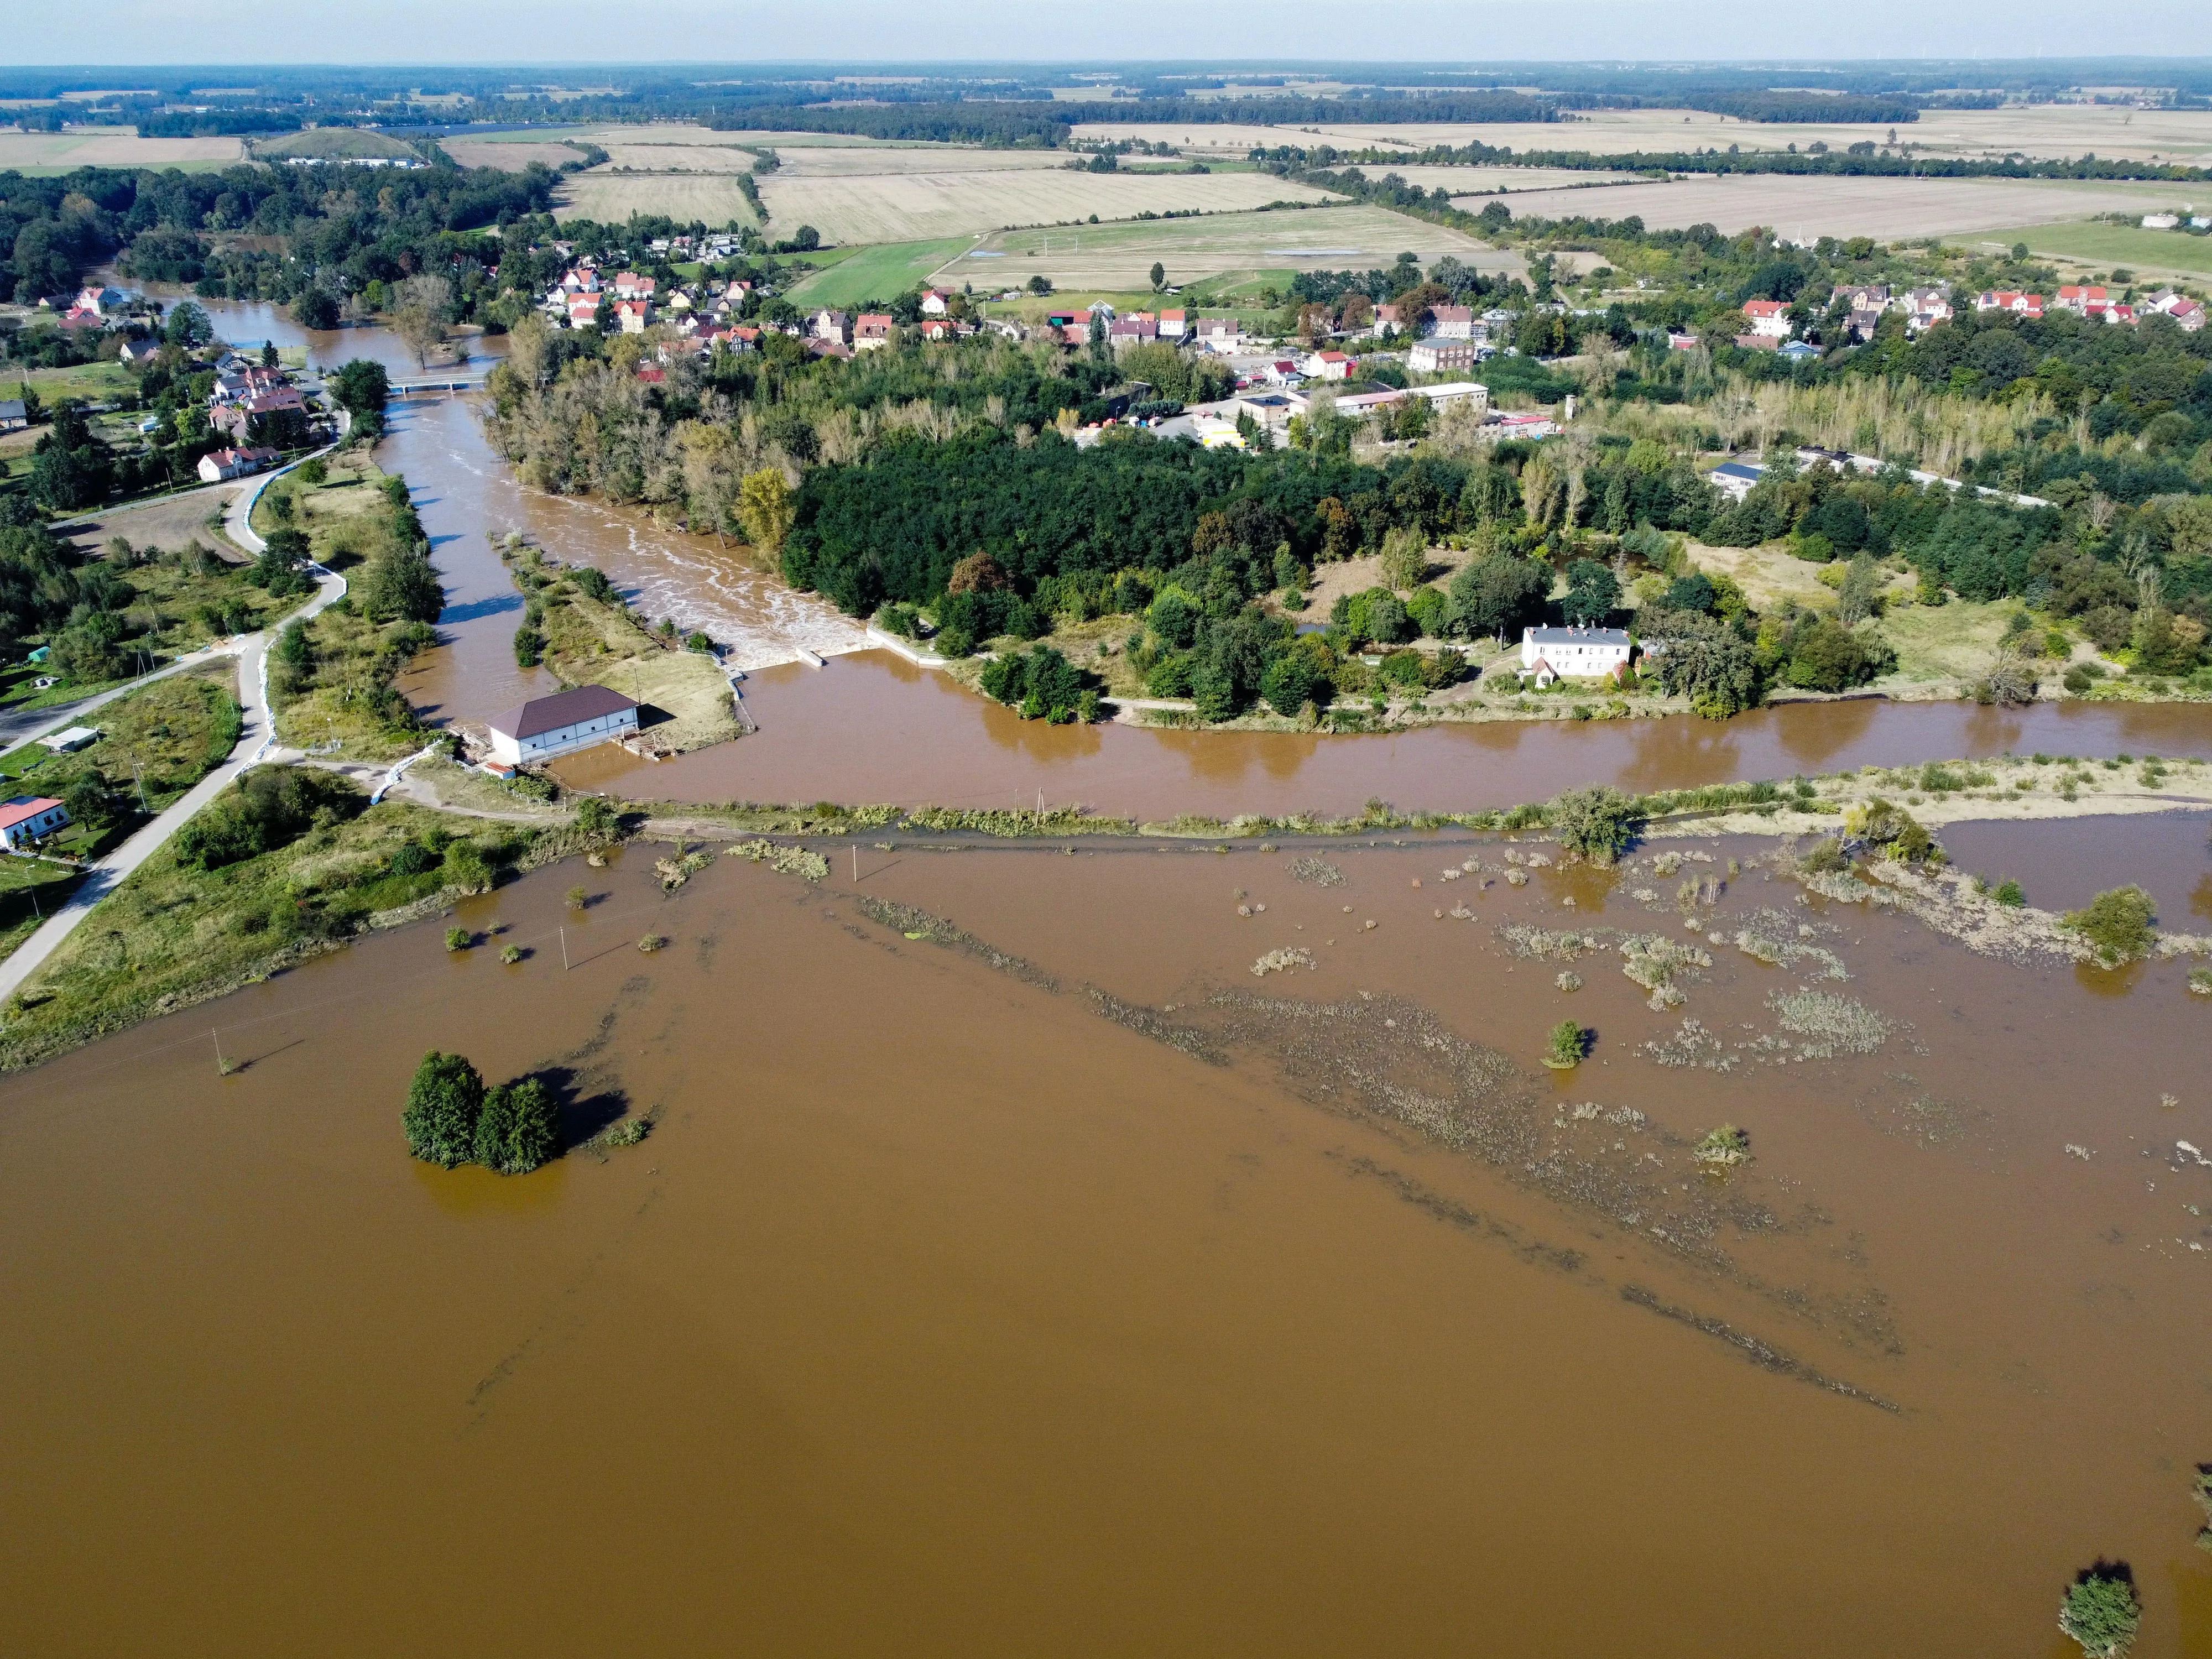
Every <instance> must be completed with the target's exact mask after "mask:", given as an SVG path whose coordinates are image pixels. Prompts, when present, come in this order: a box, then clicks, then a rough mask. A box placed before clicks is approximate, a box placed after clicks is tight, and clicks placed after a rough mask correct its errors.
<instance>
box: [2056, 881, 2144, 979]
mask: <svg viewBox="0 0 2212 1659" xmlns="http://www.w3.org/2000/svg"><path fill="white" fill-rule="evenodd" d="M2157 921H2158V908H2157V906H2156V905H2155V904H2154V903H2153V902H2152V900H2151V896H2150V895H2149V894H2148V893H2146V892H2145V891H2143V890H2142V888H2140V887H2136V886H2132V885H2130V886H2127V887H2115V888H2113V889H2112V890H2111V891H2109V892H2104V893H2100V894H2098V895H2097V896H2096V897H2094V898H2093V899H2091V900H2090V901H2089V902H2088V904H2087V907H2086V908H2082V909H2079V910H2069V911H2068V912H2067V913H2066V914H2065V915H2064V916H2063V917H2062V918H2060V920H2059V924H2058V925H2059V926H2060V927H2064V928H2067V929H2069V930H2070V931H2071V932H2073V933H2076V934H2078V935H2080V936H2081V940H2082V942H2083V943H2084V944H2086V945H2088V946H2089V948H2090V949H2091V950H2093V951H2095V952H2096V953H2097V960H2098V962H2099V963H2101V964H2102V965H2103V966H2105V967H2107V968H2112V967H2117V966H2118V965H2119V964H2120V963H2124V962H2133V961H2134V960H2136V957H2142V956H2147V955H2148V954H2149V952H2150V948H2151V946H2152V945H2154V944H2155V943H2156V942H2157V939H2158V932H2157V929H2156V927H2155V926H2154V924H2155V923H2156V922H2157Z"/></svg>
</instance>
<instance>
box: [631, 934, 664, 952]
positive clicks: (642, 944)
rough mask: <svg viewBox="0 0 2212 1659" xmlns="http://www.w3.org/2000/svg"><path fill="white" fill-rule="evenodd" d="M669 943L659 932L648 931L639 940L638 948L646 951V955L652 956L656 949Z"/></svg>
mask: <svg viewBox="0 0 2212 1659" xmlns="http://www.w3.org/2000/svg"><path fill="white" fill-rule="evenodd" d="M667 943H668V941H667V940H666V939H663V938H662V937H661V936H660V935H659V933H647V935H646V936H645V937H644V938H643V939H640V940H638V942H637V948H638V949H639V950H641V951H644V952H645V953H646V955H647V956H651V955H652V954H653V952H654V951H658V950H659V949H660V948H661V947H662V946H663V945H666V944H667Z"/></svg>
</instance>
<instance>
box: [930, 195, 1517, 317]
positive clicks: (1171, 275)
mask: <svg viewBox="0 0 2212 1659" xmlns="http://www.w3.org/2000/svg"><path fill="white" fill-rule="evenodd" d="M1068 176H1069V177H1070V178H1074V177H1079V176H1080V175H1077V174H1073V173H1071V174H1069V175H1068ZM1247 176H1249V175H1247ZM1109 182H1110V181H1109ZM1200 182H1203V181H1202V180H1201V181H1200ZM1266 182H1267V183H1268V184H1277V183H1279V181H1278V180H1275V179H1267V180H1266ZM1401 252H1413V253H1415V254H1417V255H1419V258H1420V260H1421V262H1422V263H1423V264H1429V263H1431V261H1434V260H1437V259H1440V258H1443V256H1444V255H1445V254H1447V253H1449V254H1452V255H1454V256H1455V257H1456V258H1459V259H1460V260H1462V262H1463V263H1465V264H1468V266H1470V267H1472V268H1474V269H1476V270H1511V271H1518V270H1521V269H1522V264H1521V258H1520V256H1519V255H1518V254H1516V253H1510V252H1499V251H1498V250H1497V249H1494V248H1491V247H1486V246H1484V245H1483V244H1482V243H1480V242H1479V241H1477V240H1474V238H1473V237H1471V236H1464V235H1462V234H1460V233H1459V232H1457V231H1455V230H1448V229H1445V228H1443V227H1442V226H1439V225H1432V224H1430V223H1427V222H1425V221H1423V220H1419V219H1411V218H1407V216H1405V215H1404V214H1401V213H1392V212H1390V211H1389V210H1387V209H1384V208H1376V207H1366V206H1362V205H1346V206H1342V207H1325V208H1310V209H1306V210H1299V211H1280V210H1278V211H1274V212H1267V213H1236V214H1221V215H1218V216H1209V217H1205V218H1198V219H1146V220H1138V221H1135V222H1123V223H1119V224H1097V225H1067V226H1060V227H1055V228H1051V229H1040V230H1017V231H1005V232H1001V233H1000V234H997V235H994V236H988V237H986V238H984V239H983V240H981V242H980V243H978V244H977V246H975V248H974V249H972V250H971V251H969V252H967V253H965V254H963V255H962V256H961V257H960V258H957V259H955V260H952V261H951V262H950V263H948V264H946V265H945V267H944V268H943V269H942V270H940V271H939V273H938V275H939V281H941V282H945V283H951V284H952V285H954V286H957V285H959V284H960V283H974V284H975V288H976V289H977V290H978V291H979V292H989V291H992V290H994V289H999V288H1002V287H1003V288H1015V287H1019V286H1020V285H1021V284H1023V283H1025V282H1027V281H1028V279H1029V277H1030V276H1031V275H1032V274H1036V275H1041V276H1048V277H1050V278H1051V279H1052V282H1053V283H1054V286H1055V287H1059V288H1063V289H1097V290H1104V291H1112V292H1121V291H1126V290H1128V289H1142V288H1144V287H1146V285H1147V283H1148V282H1149V274H1150V271H1151V270H1152V264H1153V262H1154V261H1155V260H1158V262H1159V263H1160V264H1164V265H1165V266H1166V267H1167V276H1168V281H1169V282H1170V283H1176V284H1177V285H1180V284H1182V283H1186V282H1194V281H1198V280H1200V279H1201V278H1206V277H1213V276H1222V275H1224V274H1225V273H1228V272H1231V271H1252V272H1256V271H1261V270H1345V269H1347V268H1352V269H1358V270H1366V269H1368V268H1369V267H1370V266H1375V265H1388V264H1390V263H1391V262H1392V261H1393V260H1395V258H1397V257H1398V255H1399V254H1400V253H1401Z"/></svg>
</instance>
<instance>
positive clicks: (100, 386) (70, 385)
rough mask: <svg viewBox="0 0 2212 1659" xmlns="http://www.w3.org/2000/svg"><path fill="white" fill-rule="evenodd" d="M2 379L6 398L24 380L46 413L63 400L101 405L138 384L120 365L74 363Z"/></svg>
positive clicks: (9, 372) (22, 371)
mask: <svg viewBox="0 0 2212 1659" xmlns="http://www.w3.org/2000/svg"><path fill="white" fill-rule="evenodd" d="M0 379H4V380H5V383H6V384H7V386H8V388H9V395H10V396H15V395H16V394H15V386H16V385H17V384H18V383H20V382H22V381H26V380H27V381H28V382H29V383H30V384H31V386H32V387H33V390H35V391H36V392H38V394H39V400H40V402H41V403H43V404H46V407H48V408H49V409H51V408H52V407H53V405H54V404H56V403H58V401H59V400H61V399H62V398H83V399H85V400H86V401H87V402H90V403H100V402H105V401H106V399H108V398H119V397H123V396H125V394H126V393H130V392H136V391H137V390H138V382H137V380H135V379H133V378H132V376H131V371H130V370H129V369H127V368H124V366H123V365H122V364H121V363H117V362H104V363H78V364H76V365H75V366H74V367H72V368H32V369H9V370H7V371H6V372H5V374H4V376H0Z"/></svg>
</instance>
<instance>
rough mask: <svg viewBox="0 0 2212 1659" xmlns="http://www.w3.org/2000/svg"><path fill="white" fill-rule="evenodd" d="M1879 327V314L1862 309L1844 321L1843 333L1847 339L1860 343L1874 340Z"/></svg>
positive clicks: (1868, 309)
mask: <svg viewBox="0 0 2212 1659" xmlns="http://www.w3.org/2000/svg"><path fill="white" fill-rule="evenodd" d="M1880 327H1881V312H1879V311H1876V310H1874V309H1872V308H1870V307H1860V308H1859V309H1857V310H1855V311H1853V312H1852V313H1850V316H1848V317H1846V318H1845V319H1844V335H1845V337H1847V338H1849V339H1851V340H1855V341H1858V342H1860V343H1864V342H1866V341H1868V340H1871V339H1872V338H1874V331H1875V330H1876V329H1878V328H1880Z"/></svg>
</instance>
